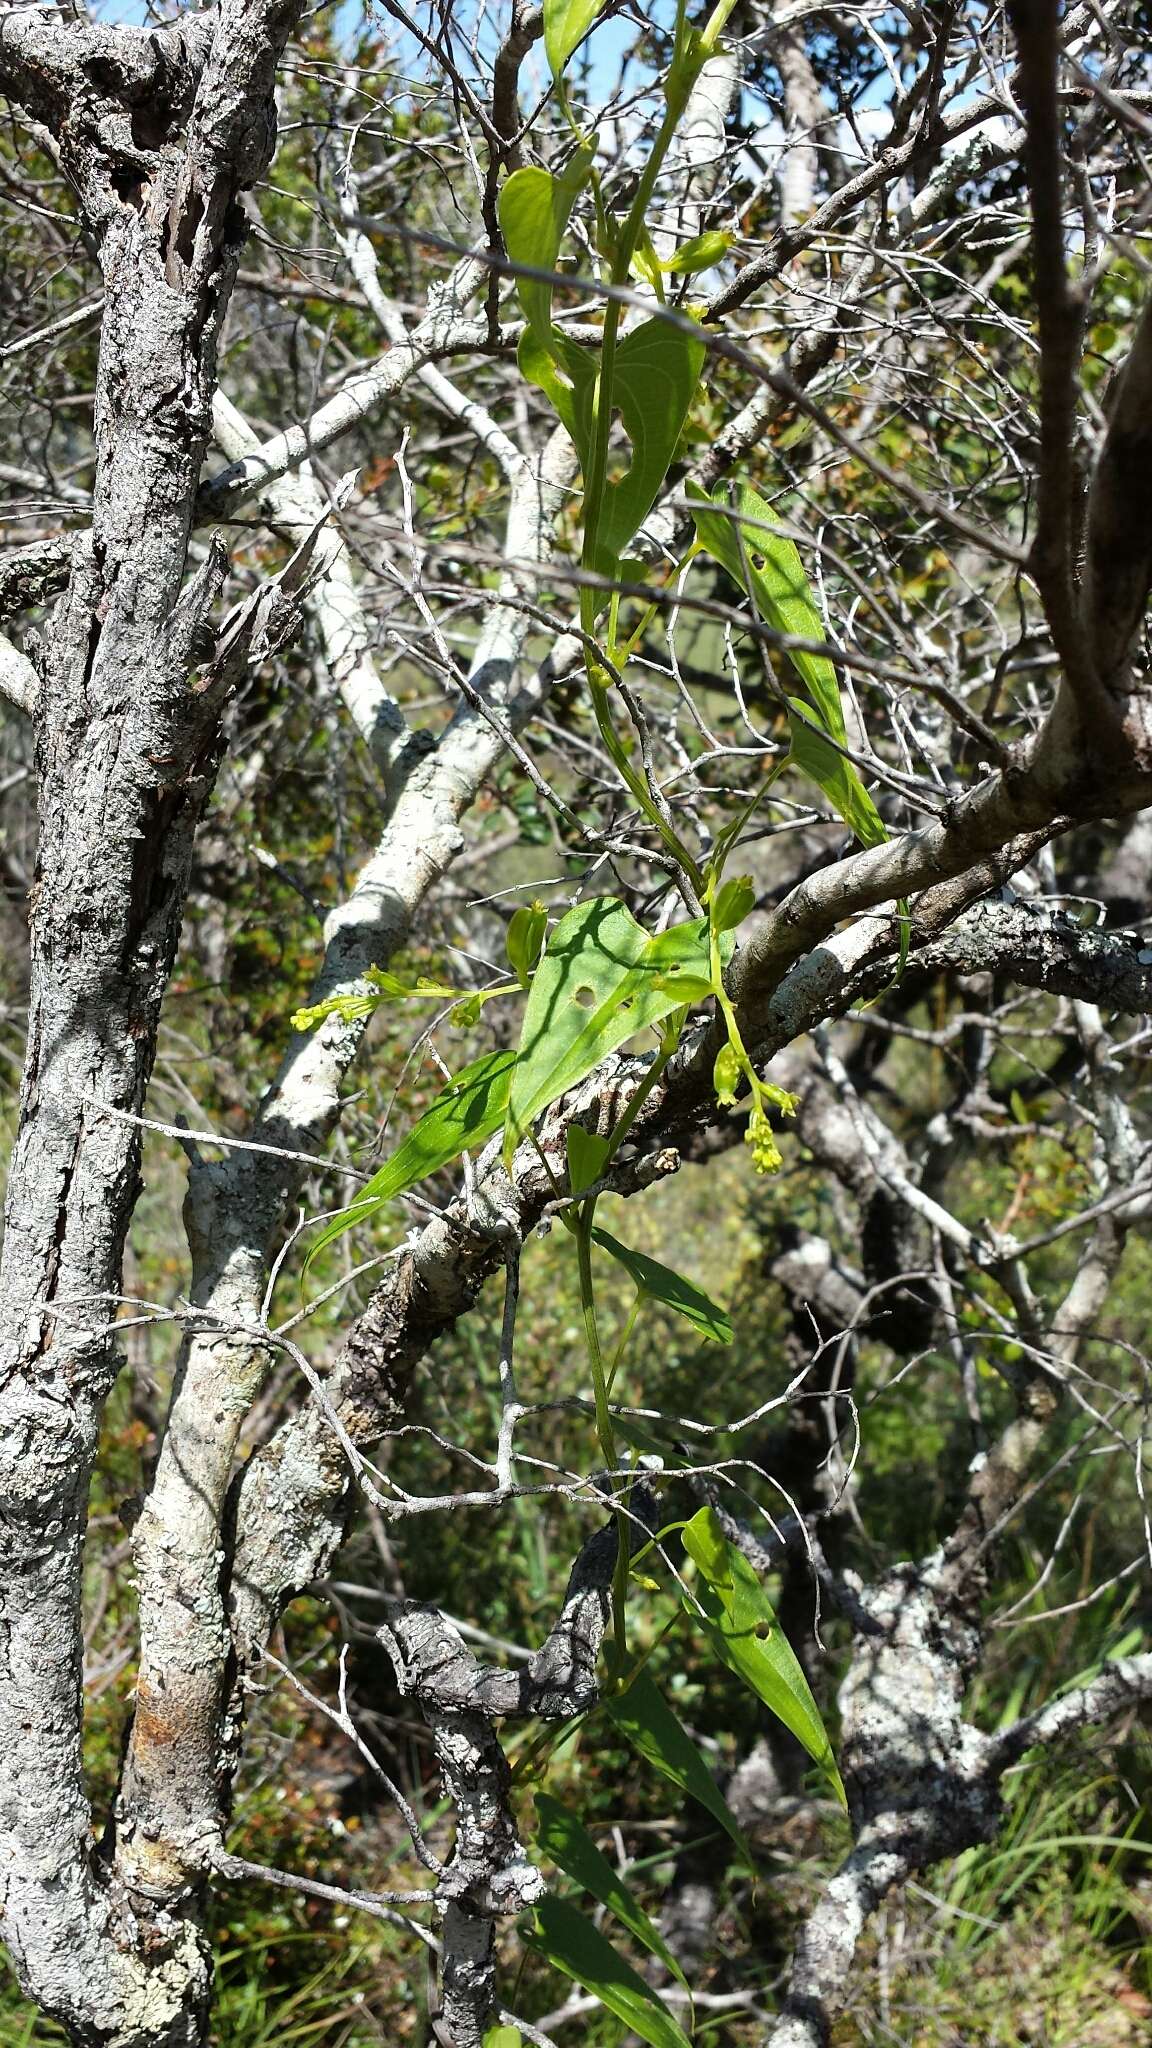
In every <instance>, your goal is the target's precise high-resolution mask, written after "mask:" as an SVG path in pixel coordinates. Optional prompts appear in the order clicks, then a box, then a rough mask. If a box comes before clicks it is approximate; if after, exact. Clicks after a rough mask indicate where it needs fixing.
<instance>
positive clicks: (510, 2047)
mask: <svg viewBox="0 0 1152 2048" xmlns="http://www.w3.org/2000/svg"><path fill="white" fill-rule="evenodd" d="M484 2048H524V2036H523V2034H522V2033H521V2032H520V2029H519V2027H489V2029H488V2032H487V2033H486V2034H485V2036H484Z"/></svg>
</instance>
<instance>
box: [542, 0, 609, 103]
mask: <svg viewBox="0 0 1152 2048" xmlns="http://www.w3.org/2000/svg"><path fill="white" fill-rule="evenodd" d="M603 5H604V0H544V51H545V55H546V56H547V58H548V68H549V70H550V71H551V73H552V76H553V78H554V79H556V81H557V83H559V80H560V77H561V74H562V73H563V70H564V66H565V65H566V63H567V62H568V59H569V57H570V56H571V55H572V52H573V50H575V49H576V48H577V46H578V45H579V44H580V43H582V42H583V40H584V38H585V36H586V35H587V33H588V31H589V29H590V28H591V26H592V23H593V22H594V21H595V19H596V16H597V15H598V14H599V12H600V10H601V8H602V7H603Z"/></svg>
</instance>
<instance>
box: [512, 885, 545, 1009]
mask: <svg viewBox="0 0 1152 2048" xmlns="http://www.w3.org/2000/svg"><path fill="white" fill-rule="evenodd" d="M547 931H548V912H547V911H546V910H545V908H544V905H543V904H542V903H522V904H521V906H520V908H519V910H515V911H513V913H512V917H511V920H510V922H509V925H508V935H507V938H506V939H505V941H504V943H505V947H506V949H507V953H508V965H509V967H510V968H511V969H512V972H513V974H514V975H515V976H516V979H517V981H518V982H519V983H520V986H521V988H527V986H528V984H529V982H530V981H531V979H532V976H533V974H534V972H535V970H536V964H537V962H538V960H539V958H540V955H541V953H542V952H543V950H544V939H545V936H546V934H547Z"/></svg>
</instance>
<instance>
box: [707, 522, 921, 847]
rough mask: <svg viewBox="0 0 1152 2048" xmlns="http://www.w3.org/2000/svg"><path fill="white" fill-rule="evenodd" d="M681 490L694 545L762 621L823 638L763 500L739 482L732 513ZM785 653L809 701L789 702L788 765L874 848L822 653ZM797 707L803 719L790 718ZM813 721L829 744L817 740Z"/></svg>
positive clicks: (791, 554)
mask: <svg viewBox="0 0 1152 2048" xmlns="http://www.w3.org/2000/svg"><path fill="white" fill-rule="evenodd" d="M687 491H688V496H689V499H690V500H691V504H692V517H693V519H694V520H695V522H696V532H697V535H698V537H699V540H700V544H701V546H702V547H704V548H706V549H707V551H708V553H709V554H710V555H711V556H712V557H713V559H714V560H715V561H717V562H719V563H720V564H721V566H722V567H723V568H725V569H726V570H727V571H728V574H729V575H730V576H731V577H732V578H733V580H734V582H736V583H738V584H739V585H740V587H741V589H742V590H744V591H746V592H747V594H748V596H749V597H750V598H751V599H752V602H753V604H754V605H755V607H756V610H757V611H758V612H759V614H760V617H761V618H762V619H763V621H764V623H765V625H767V626H771V627H772V628H773V630H774V631H775V632H777V633H790V634H794V635H795V636H796V637H797V639H803V640H823V639H824V638H825V630H824V621H823V619H822V618H821V616H820V610H819V607H818V605H817V603H816V600H815V598H814V597H813V595H812V591H811V589H810V587H809V583H808V578H807V577H806V575H805V574H804V564H803V563H802V561H801V560H800V555H799V551H798V550H797V548H796V546H795V544H794V543H793V542H792V541H790V540H789V539H788V536H787V535H786V534H783V533H780V532H779V531H778V530H777V529H776V527H775V525H774V523H773V518H772V509H771V507H770V506H769V505H767V504H766V503H765V501H764V499H763V498H761V497H760V496H759V495H758V493H757V492H756V491H753V490H751V489H750V488H749V486H748V485H747V484H741V485H740V486H739V487H738V489H737V493H736V506H735V510H734V512H733V511H732V510H731V509H730V508H729V505H728V502H727V499H726V497H725V495H724V493H723V491H721V492H718V493H717V495H716V497H714V498H709V497H707V496H706V495H705V493H704V492H703V491H702V490H701V489H700V486H699V485H698V484H693V483H689V485H688V486H687ZM787 653H788V660H789V661H790V663H791V664H792V667H793V668H794V669H795V670H796V673H797V675H798V676H799V677H800V680H801V682H802V683H803V684H804V687H805V689H806V690H807V691H808V695H809V697H810V699H811V703H810V704H802V703H800V701H799V700H798V699H789V703H790V704H791V705H792V706H793V707H794V708H793V711H792V715H791V719H790V723H791V728H792V754H793V759H794V760H795V763H796V766H797V767H798V768H799V770H800V772H801V774H803V775H807V776H808V777H809V779H810V780H811V781H813V782H815V783H816V785H817V787H818V788H819V789H821V790H822V791H823V792H824V795H825V796H826V797H827V798H828V799H829V801H830V803H832V804H833V805H834V806H835V808H836V810H837V812H838V814H839V815H840V817H842V818H843V820H844V822H845V824H846V825H847V826H848V827H849V829H850V830H851V831H853V832H854V833H855V834H856V837H857V838H858V839H859V840H860V842H861V844H862V845H864V846H879V845H880V844H881V842H882V841H883V840H885V839H886V838H887V837H888V834H887V832H886V830H885V827H884V823H883V820H882V819H881V817H880V814H879V812H878V811H877V809H876V806H875V804H874V803H873V801H872V798H871V797H870V796H869V794H868V791H867V790H866V789H865V787H864V784H863V782H862V781H861V779H860V776H859V774H858V772H857V770H856V769H855V768H854V767H853V765H852V763H851V761H849V760H847V759H846V758H845V756H844V755H843V754H841V753H839V752H838V751H837V748H838V747H843V746H844V745H845V744H846V741H847V733H846V730H845V725H844V707H843V704H842V703H841V700H840V686H839V684H838V682H837V680H836V671H835V669H834V667H833V666H832V663H831V662H830V661H829V659H828V657H827V655H826V654H811V653H805V652H804V651H803V650H801V649H799V648H792V647H790V648H789V649H788V650H787ZM797 710H799V711H800V712H802V713H804V714H805V715H806V717H807V719H808V721H809V723H807V724H805V722H804V719H803V718H798V717H797V716H796V711H797ZM813 724H814V725H815V726H817V727H819V728H821V729H822V730H823V732H824V733H826V734H827V736H828V739H830V740H832V741H834V742H835V744H834V745H832V746H829V745H827V744H826V743H822V742H821V739H820V733H819V731H813V729H812V726H813Z"/></svg>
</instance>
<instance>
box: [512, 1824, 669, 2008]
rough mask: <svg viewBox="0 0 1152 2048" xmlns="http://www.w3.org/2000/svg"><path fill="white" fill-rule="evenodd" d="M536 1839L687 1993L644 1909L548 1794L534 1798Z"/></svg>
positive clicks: (586, 1835)
mask: <svg viewBox="0 0 1152 2048" xmlns="http://www.w3.org/2000/svg"><path fill="white" fill-rule="evenodd" d="M536 1819H537V1822H538V1826H537V1831H536V1832H537V1839H538V1841H539V1843H540V1846H541V1848H542V1849H544V1850H545V1851H546V1853H547V1854H548V1855H549V1856H550V1857H551V1858H552V1861H553V1863H556V1864H558V1865H559V1867H560V1869H561V1870H562V1871H564V1873H565V1875H566V1876H568V1877H570V1878H572V1879H573V1880H574V1882H575V1883H576V1884H578V1885H580V1886H581V1887H582V1888H583V1890H584V1891H586V1892H591V1894H592V1896H593V1898H594V1899H599V1901H600V1904H601V1905H602V1906H607V1908H608V1911H609V1912H610V1913H614V1914H615V1916H616V1918H617V1920H619V1922H620V1924H621V1926H622V1927H626V1928H627V1929H628V1932H629V1934H633V1935H635V1937H636V1940H637V1941H638V1942H639V1943H640V1944H641V1946H642V1947H643V1948H646V1949H648V1950H650V1952H651V1953H652V1955H654V1956H659V1958H660V1960H661V1962H662V1963H663V1964H665V1966H666V1967H667V1968H668V1969H669V1970H670V1971H671V1972H672V1975H673V1976H674V1977H677V1978H679V1981H680V1983H681V1984H684V1988H685V1990H687V1988H688V1987H687V1984H685V1983H684V1977H683V1975H682V1973H681V1970H680V1965H679V1963H678V1962H677V1961H676V1958H675V1956H674V1955H673V1954H672V1951H671V1949H670V1948H669V1947H668V1944H667V1942H666V1941H665V1940H664V1939H663V1936H662V1935H661V1934H660V1932H659V1929H658V1928H656V1927H654V1926H653V1924H652V1922H651V1920H650V1919H649V1918H648V1915H647V1913H646V1912H645V1911H644V1908H643V1906H642V1905H641V1904H640V1903H639V1901H638V1900H637V1899H635V1898H634V1897H633V1895H632V1893H631V1892H630V1891H629V1889H628V1887H627V1885H626V1884H625V1882H624V1880H623V1878H622V1877H621V1876H620V1875H619V1872H618V1871H615V1870H613V1868H612V1865H611V1864H610V1863H609V1861H608V1858H607V1857H606V1856H603V1855H601V1852H600V1850H599V1849H598V1848H597V1847H596V1844H595V1842H594V1841H593V1840H592V1837H591V1835H590V1834H589V1833H588V1830H587V1828H586V1827H585V1826H584V1825H583V1823H582V1822H581V1821H578V1820H577V1818H576V1816H575V1814H574V1813H570V1812H569V1811H568V1808H567V1807H566V1806H561V1804H560V1802H559V1800H557V1799H553V1798H551V1797H550V1796H549V1794H548V1793H547V1792H538V1793H537V1794H536Z"/></svg>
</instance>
